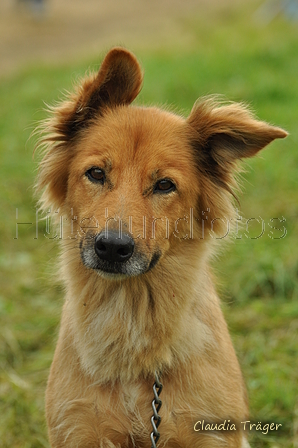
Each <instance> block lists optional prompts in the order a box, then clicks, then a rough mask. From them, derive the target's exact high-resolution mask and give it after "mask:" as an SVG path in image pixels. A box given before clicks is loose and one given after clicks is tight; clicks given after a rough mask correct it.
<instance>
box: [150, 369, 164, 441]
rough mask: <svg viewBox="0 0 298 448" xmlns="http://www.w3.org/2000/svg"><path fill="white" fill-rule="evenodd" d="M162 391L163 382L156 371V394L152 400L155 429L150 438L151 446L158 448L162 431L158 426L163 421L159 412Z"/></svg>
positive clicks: (152, 421)
mask: <svg viewBox="0 0 298 448" xmlns="http://www.w3.org/2000/svg"><path fill="white" fill-rule="evenodd" d="M161 391H162V384H161V382H160V381H159V377H158V374H157V373H155V383H154V384H153V394H154V400H153V401H152V410H153V415H152V417H151V425H152V428H153V431H152V432H151V435H150V438H151V443H152V445H151V448H157V447H156V444H157V442H158V440H159V437H160V433H159V431H158V430H157V428H158V427H159V425H160V422H161V416H160V415H159V414H158V412H159V410H160V408H161V405H162V401H161V399H160V398H159V395H160V393H161Z"/></svg>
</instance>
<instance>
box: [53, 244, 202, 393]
mask: <svg viewBox="0 0 298 448" xmlns="http://www.w3.org/2000/svg"><path fill="white" fill-rule="evenodd" d="M190 246H191V247H190V248H189V249H190V250H191V251H193V254H192V255H193V256H191V254H190V253H189V250H188V252H187V254H188V256H187V257H184V256H182V255H180V256H177V255H176V254H175V256H174V254H173V257H171V255H169V254H168V255H167V262H166V264H165V262H164V260H161V261H160V263H159V267H158V269H156V270H155V272H154V273H150V272H149V273H147V274H144V275H142V276H138V277H135V278H129V279H125V280H122V281H120V280H107V279H104V278H102V277H100V275H99V274H97V273H96V272H94V271H92V270H87V269H86V268H83V269H82V265H81V264H80V263H79V262H78V259H77V257H73V256H72V257H71V259H69V253H68V251H66V252H64V254H62V261H63V266H64V270H63V275H64V279H65V281H66V283H67V290H68V295H67V297H66V303H65V305H64V319H67V320H68V321H69V324H70V328H71V329H72V333H73V335H72V337H73V338H74V343H75V347H76V349H77V352H78V356H79V359H80V363H81V367H82V369H83V370H84V371H85V373H87V374H88V375H90V376H91V377H92V378H93V381H94V382H97V383H99V384H103V383H106V382H110V381H111V382H115V381H118V380H120V381H121V382H123V383H125V382H127V381H131V380H134V379H136V378H138V377H140V376H142V377H147V376H149V375H150V376H152V375H153V374H154V372H155V371H156V370H163V371H165V370H167V369H171V368H174V367H175V366H177V365H178V364H179V363H180V362H181V361H183V362H186V361H187V358H188V357H189V356H190V355H191V354H193V352H196V353H197V354H199V353H200V351H202V350H203V349H204V346H205V344H206V343H208V341H209V342H210V339H211V334H210V330H209V329H208V327H207V326H206V325H205V324H204V323H203V322H201V321H200V319H199V318H198V311H197V310H198V305H199V306H203V303H204V300H205V299H204V297H205V294H204V290H205V289H206V287H208V285H209V283H210V282H209V281H208V275H207V273H206V269H205V268H203V266H206V258H207V255H208V254H207V252H206V251H205V250H203V249H204V248H202V247H201V248H200V251H201V257H200V260H197V256H196V257H194V254H195V253H196V252H197V251H198V248H197V247H196V246H197V245H196V244H193V242H192V244H190ZM200 246H201V245H200ZM65 258H66V259H65ZM169 259H170V260H171V261H170V262H169V261H168V260H169ZM194 265H196V270H195V272H197V275H196V278H193V272H194ZM187 266H189V269H187ZM182 271H183V275H182ZM82 284H83V285H84V287H83V288H82V287H81V285H82ZM70 316H71V317H70ZM178 329H179V330H178Z"/></svg>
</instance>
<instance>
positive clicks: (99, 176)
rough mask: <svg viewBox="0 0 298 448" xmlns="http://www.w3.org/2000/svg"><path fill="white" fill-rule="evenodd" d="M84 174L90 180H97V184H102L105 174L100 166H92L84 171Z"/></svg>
mask: <svg viewBox="0 0 298 448" xmlns="http://www.w3.org/2000/svg"><path fill="white" fill-rule="evenodd" d="M85 174H86V176H87V177H88V179H89V180H91V182H97V183H99V184H102V185H103V184H104V182H105V179H106V176H105V172H104V170H102V169H101V168H97V167H93V168H90V170H88V171H86V173H85Z"/></svg>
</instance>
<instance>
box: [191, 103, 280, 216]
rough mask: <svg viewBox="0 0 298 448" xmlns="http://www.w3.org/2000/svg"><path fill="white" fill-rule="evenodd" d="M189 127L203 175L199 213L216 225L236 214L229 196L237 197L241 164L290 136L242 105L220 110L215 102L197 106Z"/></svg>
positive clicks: (192, 113) (201, 177)
mask: <svg viewBox="0 0 298 448" xmlns="http://www.w3.org/2000/svg"><path fill="white" fill-rule="evenodd" d="M187 123H188V125H189V126H190V140H191V144H192V146H193V147H194V150H195V157H196V160H197V167H198V171H199V173H200V184H201V194H200V198H199V204H198V205H199V209H200V210H209V211H210V215H209V216H210V219H209V220H210V221H211V222H212V220H218V219H220V218H224V217H225V216H229V215H230V214H231V213H232V210H233V209H232V206H231V202H230V198H229V197H228V195H227V194H226V193H227V192H229V193H231V194H232V195H234V189H235V187H236V183H235V179H234V171H235V168H236V167H237V162H238V161H239V160H240V159H243V158H246V157H252V156H254V155H255V154H257V152H258V151H260V150H261V149H262V148H264V147H265V146H266V145H268V144H269V143H270V142H271V141H272V140H274V139H276V138H284V137H286V136H287V135H288V134H287V132H286V131H284V130H283V129H281V128H278V127H275V126H271V125H269V124H267V123H265V122H262V121H258V120H256V119H255V118H254V116H253V115H252V113H251V112H250V111H249V110H248V109H247V108H246V107H245V106H244V105H242V104H237V103H231V104H228V105H226V106H220V105H219V104H218V103H216V101H214V100H213V99H212V98H211V99H210V98H209V99H205V100H203V101H201V102H199V103H198V104H196V105H195V106H194V107H193V109H192V111H191V113H190V116H189V117H188V119H187Z"/></svg>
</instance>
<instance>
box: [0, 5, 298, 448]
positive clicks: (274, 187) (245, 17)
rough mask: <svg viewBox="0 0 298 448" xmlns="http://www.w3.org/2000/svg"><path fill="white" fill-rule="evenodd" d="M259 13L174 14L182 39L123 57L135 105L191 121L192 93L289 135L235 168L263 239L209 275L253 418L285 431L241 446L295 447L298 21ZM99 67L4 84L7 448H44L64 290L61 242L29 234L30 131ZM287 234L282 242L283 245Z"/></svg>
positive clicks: (1, 367) (91, 61)
mask: <svg viewBox="0 0 298 448" xmlns="http://www.w3.org/2000/svg"><path fill="white" fill-rule="evenodd" d="M258 5H260V2H257V1H256V2H253V1H252V2H247V3H244V2H243V3H239V4H238V6H237V7H235V6H233V7H231V8H226V9H225V13H221V14H216V13H214V11H213V12H211V11H209V12H208V13H206V15H204V14H199V13H197V14H196V15H194V14H191V15H189V16H183V17H181V19H180V22H179V29H180V33H181V30H182V33H183V30H185V35H187V38H186V39H185V40H181V41H180V42H177V39H175V38H174V37H173V41H172V42H171V39H169V40H168V41H167V42H165V43H164V44H163V43H162V42H161V43H159V44H158V45H152V46H150V42H149V43H148V41H146V42H144V45H142V44H141V43H138V44H136V45H135V46H131V45H130V48H131V49H132V50H135V51H136V53H137V56H138V58H139V59H140V60H141V62H142V65H143V67H144V69H145V82H144V87H143V90H142V93H141V95H140V98H139V100H138V102H139V103H140V102H141V103H144V104H153V103H154V104H155V103H157V104H159V105H162V104H170V105H173V106H175V107H177V108H178V110H181V111H182V113H184V114H188V113H189V111H190V109H191V107H192V105H193V103H194V101H195V100H196V99H197V98H198V97H199V96H202V95H206V94H213V93H220V94H223V95H225V96H226V97H227V98H228V99H231V100H236V101H239V100H240V101H245V102H247V103H249V104H250V105H252V107H253V108H254V110H256V111H257V115H258V116H259V117H260V118H261V119H264V120H267V121H270V122H272V123H273V124H277V125H279V126H282V127H284V128H285V129H287V130H288V131H289V132H290V136H289V137H288V138H287V139H286V140H284V141H278V142H274V143H273V144H272V145H270V148H268V149H266V150H265V151H264V152H263V153H262V154H261V156H260V157H258V158H255V159H253V160H250V161H249V162H247V163H246V164H245V167H246V173H245V174H244V177H243V179H244V180H243V186H244V194H243V195H242V197H241V200H240V202H241V210H239V214H240V215H241V216H242V217H243V219H242V221H243V222H244V224H245V223H246V220H247V219H249V218H258V219H259V220H260V217H261V218H262V219H263V221H264V233H263V235H262V236H261V237H259V238H257V236H258V235H259V234H260V231H261V225H260V223H258V222H257V221H256V220H254V221H250V224H249V227H248V229H245V225H244V227H243V228H242V229H241V230H240V231H239V235H238V236H239V238H238V239H236V238H230V240H231V241H230V244H229V245H225V248H224V251H222V253H221V255H220V257H219V258H218V259H217V260H216V261H215V262H214V268H215V272H216V274H217V277H218V279H219V285H220V291H221V294H222V296H223V308H224V312H225V316H226V319H227V321H228V324H229V327H230V330H231V334H232V338H233V341H234V345H235V347H236V351H237V353H238V357H239V360H240V363H241V366H242V369H243V373H244V377H245V380H246V384H247V387H248V391H249V397H250V406H251V421H254V422H259V421H261V422H263V423H264V422H276V423H281V424H282V425H283V426H282V429H281V430H279V431H278V432H272V433H270V434H267V435H263V434H261V433H260V432H255V433H251V434H250V443H251V445H252V447H257V448H265V447H266V448H267V447H272V448H281V447H283V448H290V447H291V448H297V447H298V393H297V389H298V368H297V367H298V366H297V351H298V337H297V334H298V300H297V299H298V261H297V247H298V232H297V230H298V226H297V217H298V189H297V186H298V176H297V172H298V171H297V167H298V151H297V144H298V126H297V124H298V123H297V117H298V81H297V79H298V78H297V75H298V22H297V21H296V22H295V21H290V20H287V19H286V18H285V17H283V16H279V17H277V18H275V19H274V20H273V21H272V22H270V23H268V24H261V23H258V22H257V21H256V18H255V15H254V12H255V10H256V7H257V6H258ZM116 43H118V42H116ZM123 43H124V44H125V40H124V41H123ZM113 44H114V42H113V41H111V43H110V45H109V46H112V45H113ZM107 48H108V47H106V48H104V49H100V51H99V53H100V52H101V53H102V54H104V51H105V49H107ZM99 62H100V60H99V57H98V54H97V55H96V56H94V54H93V55H89V54H88V57H87V56H86V57H83V56H80V58H78V59H76V58H73V60H72V61H68V62H67V63H62V62H59V64H54V63H51V64H48V65H47V64H45V63H41V64H37V63H36V64H35V65H33V66H32V65H28V66H27V67H23V68H22V69H21V70H18V71H15V72H14V73H10V74H9V75H7V76H3V77H2V79H1V83H0V103H1V108H0V154H1V166H0V176H1V184H2V188H1V189H0V207H1V216H2V219H1V221H0V231H1V252H0V265H1V273H0V276H1V277H0V284H1V289H0V416H1V418H0V447H3V448H4V447H5V448H6V447H22V448H35V447H36V448H37V447H49V445H48V442H47V434H46V426H45V420H44V390H45V386H46V380H47V376H48V372H49V367H50V364H51V360H52V357H53V351H54V347H55V341H56V337H57V329H58V324H59V316H60V309H61V305H62V303H63V288H62V287H61V286H60V285H57V284H55V274H54V276H51V272H50V271H53V272H55V260H56V258H57V253H58V244H57V241H56V240H48V239H47V238H45V237H44V233H45V223H42V222H40V223H39V225H38V231H39V234H38V238H37V239H36V225H35V219H36V216H35V201H34V200H33V199H32V193H33V190H32V185H33V183H34V176H35V170H36V161H34V160H33V158H32V153H33V147H34V140H30V139H29V137H30V134H31V132H32V130H33V129H34V123H35V122H38V121H39V120H41V119H44V118H45V117H46V114H45V112H44V103H50V104H53V102H54V101H55V100H58V99H59V98H61V96H62V93H61V92H63V91H64V90H71V88H72V84H73V82H74V81H76V80H77V79H78V78H79V77H80V76H82V75H84V73H85V72H86V70H87V68H88V67H91V68H92V69H96V68H98V64H99ZM16 209H18V218H17V219H16ZM273 218H276V219H275V220H274V221H270V220H271V219H273ZM278 221H280V224H279V225H277V222H278ZM282 221H283V222H282ZM16 222H19V223H21V222H22V223H32V224H22V225H19V226H18V239H14V238H15V237H16ZM273 223H275V224H273ZM270 224H271V226H273V225H275V226H276V227H280V228H281V229H282V230H281V231H279V230H276V229H273V228H272V227H270ZM283 227H285V229H286V235H285V236H284V237H283V238H281V236H282V235H283V234H284V233H285V232H284V231H283ZM245 233H246V235H247V236H248V237H247V236H245ZM272 237H273V238H272Z"/></svg>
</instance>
